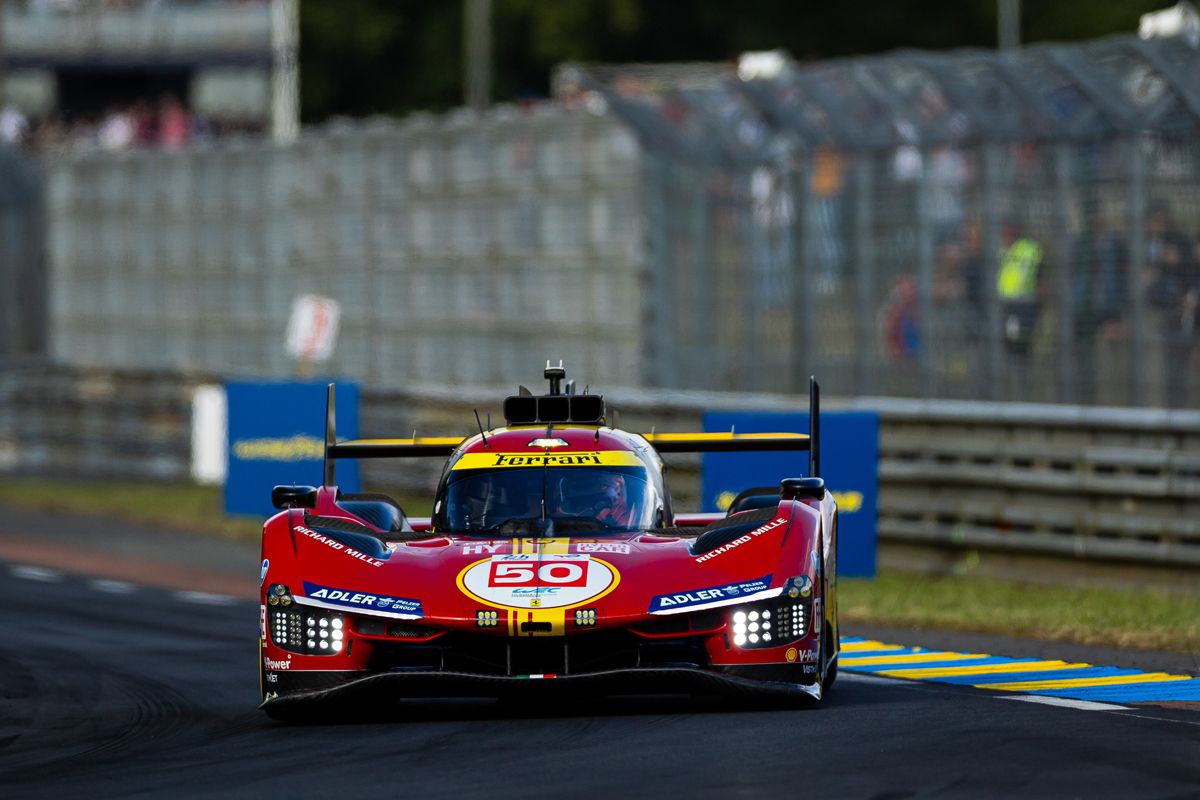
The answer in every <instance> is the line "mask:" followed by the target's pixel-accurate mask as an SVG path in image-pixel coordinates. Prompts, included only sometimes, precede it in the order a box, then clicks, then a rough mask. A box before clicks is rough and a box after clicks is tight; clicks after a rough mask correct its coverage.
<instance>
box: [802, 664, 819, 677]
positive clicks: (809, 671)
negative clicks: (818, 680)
mask: <svg viewBox="0 0 1200 800" xmlns="http://www.w3.org/2000/svg"><path fill="white" fill-rule="evenodd" d="M800 671H801V672H803V673H804V674H805V675H815V674H816V673H817V665H816V664H805V665H804V666H802V667H801V668H800Z"/></svg>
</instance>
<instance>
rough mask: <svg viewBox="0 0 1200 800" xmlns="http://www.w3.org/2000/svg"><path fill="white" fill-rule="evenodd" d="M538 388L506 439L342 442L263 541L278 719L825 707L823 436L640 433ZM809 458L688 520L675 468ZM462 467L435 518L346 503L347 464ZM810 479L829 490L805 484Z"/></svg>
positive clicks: (329, 439) (830, 645)
mask: <svg viewBox="0 0 1200 800" xmlns="http://www.w3.org/2000/svg"><path fill="white" fill-rule="evenodd" d="M545 374H546V378H547V379H548V380H549V387H548V389H549V391H548V392H547V393H546V394H542V395H534V394H533V393H531V392H529V390H527V389H525V388H524V387H521V391H520V393H519V394H517V395H514V396H511V397H508V398H506V399H505V400H504V403H503V408H504V417H505V425H504V427H500V428H495V429H492V430H484V426H482V425H479V426H478V431H477V432H476V433H474V434H473V435H470V436H467V437H463V438H412V439H364V440H351V441H338V439H337V436H336V432H335V420H334V417H335V412H334V408H335V399H334V395H333V387H332V386H330V387H329V399H328V412H327V421H326V436H325V470H324V480H323V485H322V486H320V487H312V486H277V487H275V489H274V490H273V492H272V500H273V503H274V505H275V506H276V507H277V508H279V509H281V510H280V512H279V513H278V514H276V515H275V516H273V517H271V518H270V519H269V520H267V522H266V523H265V524H264V526H263V539H262V571H261V618H260V630H259V647H260V656H261V659H260V660H261V669H260V689H261V696H262V706H261V708H262V709H263V710H264V711H265V712H267V713H268V714H270V715H271V716H273V717H278V718H286V717H296V716H303V715H304V713H305V711H306V709H316V708H319V707H328V706H329V705H331V704H332V705H334V706H337V707H340V706H342V705H343V704H353V703H360V702H362V703H368V704H371V705H372V706H378V704H380V703H387V702H389V701H393V700H396V699H399V698H409V697H464V696H466V697H502V696H508V695H518V694H527V693H535V694H538V693H541V694H545V693H551V692H564V693H568V694H571V693H574V694H582V695H588V696H597V695H629V694H643V693H649V694H666V693H672V694H673V693H686V694H711V693H739V694H749V695H758V696H763V697H775V698H795V699H798V700H802V701H806V702H807V701H817V700H820V699H821V698H822V696H823V695H824V694H825V693H826V692H827V691H828V690H829V688H830V687H831V686H832V685H833V682H834V679H835V677H836V675H837V659H838V622H837V506H836V503H835V501H834V499H833V496H832V494H831V493H827V492H826V490H825V484H824V482H823V480H822V479H821V477H820V464H819V453H820V448H819V431H820V427H819V413H820V412H819V395H818V391H819V390H818V387H817V384H816V381H815V380H813V381H810V401H809V402H810V417H809V418H810V420H811V423H810V428H811V430H810V433H808V434H803V433H767V434H739V433H735V432H732V431H731V432H729V433H694V434H693V433H649V434H638V433H631V432H627V431H624V430H620V429H619V428H616V427H613V426H612V425H611V424H610V423H609V418H608V416H607V415H606V406H605V402H604V398H603V397H602V396H600V395H596V394H590V393H587V392H584V393H582V394H580V393H576V391H575V389H574V384H573V382H571V383H567V384H566V386H565V387H564V385H563V380H564V378H565V371H564V370H563V369H562V368H561V366H560V367H553V368H552V367H547V369H546V373H545ZM769 450H796V451H807V452H808V459H807V462H808V463H807V465H805V464H804V463H803V462H801V461H800V459H797V461H798V463H797V473H804V472H807V475H806V476H804V477H790V476H780V477H781V480H780V483H779V485H778V487H769V488H756V487H749V488H748V489H747V491H744V492H742V493H741V494H740V495H739V496H738V497H737V498H736V499H735V500H734V501H733V503H732V505H730V507H729V509H728V511H727V512H725V513H709V514H700V513H692V514H677V513H676V512H675V510H674V509H673V508H672V504H671V497H670V495H669V493H668V491H667V485H666V481H665V479H664V470H663V461H662V458H661V457H660V453H679V452H735V451H769ZM413 457H443V458H446V459H447V460H446V463H445V467H444V468H443V470H442V473H441V478H440V480H439V483H438V486H437V491H436V495H435V497H434V502H433V506H432V516H431V517H430V518H428V519H416V518H411V519H410V518H408V517H407V516H406V515H405V513H404V511H403V509H401V508H400V506H399V505H398V504H397V503H396V502H395V501H394V500H392V499H391V498H390V497H388V496H386V495H383V494H349V493H341V492H339V491H338V488H337V484H336V477H335V467H336V463H337V461H338V460H339V459H346V458H413ZM805 466H807V469H804V467H805Z"/></svg>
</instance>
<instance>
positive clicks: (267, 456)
mask: <svg viewBox="0 0 1200 800" xmlns="http://www.w3.org/2000/svg"><path fill="white" fill-rule="evenodd" d="M233 454H234V455H235V456H237V457H238V458H240V459H242V460H243V461H310V460H314V459H320V458H324V457H325V442H323V441H321V440H320V439H318V438H317V437H315V436H305V435H304V434H296V435H295V436H289V437H284V438H277V439H240V440H238V441H236V442H234V443H233Z"/></svg>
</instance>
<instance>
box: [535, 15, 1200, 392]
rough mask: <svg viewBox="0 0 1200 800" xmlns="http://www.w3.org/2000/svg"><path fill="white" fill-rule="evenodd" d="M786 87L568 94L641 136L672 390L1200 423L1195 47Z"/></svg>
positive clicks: (660, 341) (664, 376) (922, 62)
mask: <svg viewBox="0 0 1200 800" xmlns="http://www.w3.org/2000/svg"><path fill="white" fill-rule="evenodd" d="M742 63H743V64H746V63H747V61H745V60H744V61H743V62H742ZM762 63H763V61H762V59H761V58H759V59H758V60H757V64H758V65H759V66H761V64H762ZM772 72H773V73H774V74H772V75H771V76H770V77H761V76H751V75H741V76H738V75H735V74H732V68H731V69H730V71H729V74H727V75H726V76H725V77H723V78H719V79H710V80H708V82H707V85H697V84H698V83H702V82H701V81H698V80H695V79H693V80H691V81H686V80H682V79H678V76H676V78H677V79H676V80H675V81H674V82H673V84H672V85H671V86H669V87H667V88H664V87H663V85H662V81H661V80H656V79H655V77H654V75H653V73H652V72H651V73H648V72H647V71H646V69H645V68H640V69H634V70H630V71H629V72H627V73H625V74H620V75H614V74H612V73H611V71H610V72H603V71H591V70H588V69H587V68H583V67H572V66H566V67H564V68H562V69H561V70H560V71H559V73H558V75H557V76H556V84H557V86H558V88H559V90H560V92H561V94H562V96H564V97H573V96H581V95H586V94H588V93H592V94H595V95H598V96H600V97H602V98H603V100H604V102H605V104H606V105H607V107H608V108H610V109H611V110H612V112H613V113H615V114H616V115H617V116H619V117H620V118H622V119H624V120H625V121H626V123H627V124H629V125H630V127H631V128H633V129H634V130H636V131H637V133H638V136H639V140H640V141H641V142H642V144H643V147H644V150H645V153H646V176H647V182H646V194H645V197H646V203H647V216H648V234H649V239H648V253H647V258H648V261H649V263H650V264H651V265H652V269H651V272H650V274H651V283H652V287H651V288H652V292H653V296H654V301H653V303H652V306H651V307H652V311H653V313H652V315H651V318H650V326H651V330H652V332H653V333H652V336H651V337H650V338H649V340H648V347H649V348H650V352H651V353H652V354H653V357H654V362H655V363H656V364H657V365H658V366H659V369H660V370H661V372H660V373H659V375H658V377H660V378H661V383H662V384H664V385H667V386H686V387H691V388H707V389H748V390H765V391H783V392H800V391H802V389H803V382H804V380H806V376H807V375H808V374H809V373H816V374H819V375H821V376H822V378H823V380H824V381H825V385H827V386H830V387H836V388H835V389H834V391H836V392H837V393H839V394H845V395H871V394H873V395H899V396H910V397H930V398H958V399H987V400H1036V401H1042V402H1066V403H1083V404H1091V403H1099V404H1108V405H1153V406H1163V405H1167V406H1172V407H1183V406H1190V407H1195V406H1197V405H1200V380H1198V377H1197V376H1198V375H1200V365H1198V361H1197V356H1200V347H1197V340H1198V338H1200V326H1198V323H1197V316H1198V315H1197V310H1196V305H1197V300H1198V298H1200V238H1198V235H1200V136H1198V130H1197V121H1198V118H1200V54H1198V53H1197V52H1196V51H1195V50H1193V49H1192V48H1191V47H1189V46H1188V45H1187V44H1186V43H1185V42H1184V41H1183V40H1181V39H1159V40H1150V41H1142V40H1139V39H1137V38H1134V37H1116V38H1112V39H1108V40H1103V41H1098V42H1093V43H1089V44H1085V45H1040V46H1034V47H1029V48H1026V49H1024V50H1021V51H1019V52H1018V53H1015V54H998V53H995V52H991V51H973V50H964V51H955V52H951V53H940V54H934V53H923V52H899V53H895V54H891V55H887V56H881V57H871V58H856V59H850V60H842V61H834V62H824V63H818V64H812V65H803V66H801V65H797V64H794V63H790V62H786V61H781V62H780V63H778V64H777V65H776V69H774V70H772ZM694 77H695V76H694ZM1014 244H1017V247H1016V248H1014V247H1013V245H1014ZM1023 254H1024V255H1030V254H1032V260H1029V259H1026V261H1028V263H1029V266H1031V269H1028V270H1026V269H1025V268H1024V267H1023V266H1022V259H1023V258H1024V255H1023Z"/></svg>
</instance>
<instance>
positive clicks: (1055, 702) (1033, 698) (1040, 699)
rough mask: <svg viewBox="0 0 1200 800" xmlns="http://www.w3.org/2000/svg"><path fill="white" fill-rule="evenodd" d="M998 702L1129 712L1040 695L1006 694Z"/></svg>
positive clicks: (1107, 705)
mask: <svg viewBox="0 0 1200 800" xmlns="http://www.w3.org/2000/svg"><path fill="white" fill-rule="evenodd" d="M996 699H998V700H1020V701H1021V702H1024V703H1041V704H1043V705H1047V706H1062V707H1063V708H1077V709H1079V710H1080V711H1128V710H1129V709H1128V708H1126V707H1125V706H1118V705H1113V704H1112V703H1094V702H1092V701H1091V700H1072V699H1071V698H1069V697H1049V696H1047V695H1040V694H1006V695H1002V696H1000V697H998V698H996Z"/></svg>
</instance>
